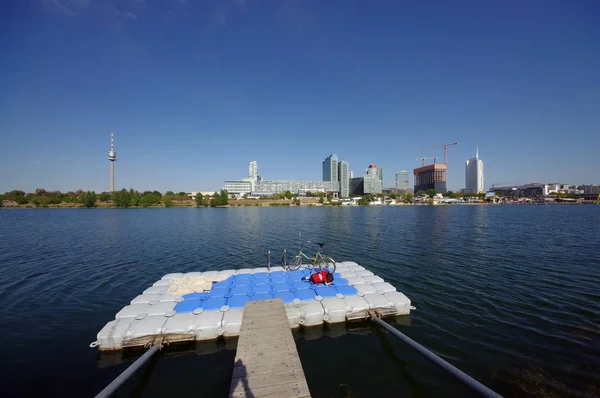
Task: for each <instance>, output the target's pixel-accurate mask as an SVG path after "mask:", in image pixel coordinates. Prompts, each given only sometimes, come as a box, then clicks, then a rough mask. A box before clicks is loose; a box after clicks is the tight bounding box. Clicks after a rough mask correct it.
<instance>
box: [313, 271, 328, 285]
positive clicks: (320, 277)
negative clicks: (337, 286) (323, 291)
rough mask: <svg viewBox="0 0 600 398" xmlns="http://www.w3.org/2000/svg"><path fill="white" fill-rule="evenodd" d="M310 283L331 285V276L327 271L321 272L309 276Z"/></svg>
mask: <svg viewBox="0 0 600 398" xmlns="http://www.w3.org/2000/svg"><path fill="white" fill-rule="evenodd" d="M310 281H311V282H312V283H314V284H319V283H331V282H332V281H333V275H332V274H331V273H330V272H329V271H321V272H317V273H315V274H312V275H311V276H310Z"/></svg>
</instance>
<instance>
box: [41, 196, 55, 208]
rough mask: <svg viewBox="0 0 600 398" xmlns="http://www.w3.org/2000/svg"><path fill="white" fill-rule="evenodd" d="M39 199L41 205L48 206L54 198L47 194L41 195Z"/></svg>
mask: <svg viewBox="0 0 600 398" xmlns="http://www.w3.org/2000/svg"><path fill="white" fill-rule="evenodd" d="M38 200H39V206H40V207H48V205H49V204H50V203H51V202H52V199H51V198H49V197H48V196H46V195H42V196H39V197H38Z"/></svg>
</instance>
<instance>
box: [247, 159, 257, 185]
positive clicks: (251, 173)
mask: <svg viewBox="0 0 600 398" xmlns="http://www.w3.org/2000/svg"><path fill="white" fill-rule="evenodd" d="M248 178H249V179H251V180H252V181H256V180H258V163H257V162H256V160H253V161H251V162H250V163H248Z"/></svg>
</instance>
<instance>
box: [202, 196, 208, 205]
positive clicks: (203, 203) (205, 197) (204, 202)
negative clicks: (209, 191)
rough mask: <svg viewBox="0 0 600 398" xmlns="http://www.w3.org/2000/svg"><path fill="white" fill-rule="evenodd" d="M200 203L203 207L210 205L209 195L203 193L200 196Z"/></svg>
mask: <svg viewBox="0 0 600 398" xmlns="http://www.w3.org/2000/svg"><path fill="white" fill-rule="evenodd" d="M202 205H203V206H204V207H208V206H210V195H204V197H203V198H202Z"/></svg>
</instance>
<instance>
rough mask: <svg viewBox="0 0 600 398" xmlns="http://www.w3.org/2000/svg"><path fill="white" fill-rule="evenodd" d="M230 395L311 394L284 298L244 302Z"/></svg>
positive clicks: (287, 395) (281, 395) (271, 395)
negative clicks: (284, 304)
mask: <svg viewBox="0 0 600 398" xmlns="http://www.w3.org/2000/svg"><path fill="white" fill-rule="evenodd" d="M230 396H231V397H310V390H309V389H308V384H307V383H306V377H305V375H304V370H303V369H302V362H301V361H300V357H299V356H298V349H297V348H296V343H295V342H294V337H293V335H292V331H291V329H290V325H289V321H288V318H287V313H286V312H285V307H284V306H283V301H282V300H281V299H273V300H262V301H249V302H247V303H246V304H245V306H244V314H243V316H242V325H241V328H240V338H239V340H238V346H237V352H236V357H235V363H234V368H233V375H232V380H231V388H230Z"/></svg>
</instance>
